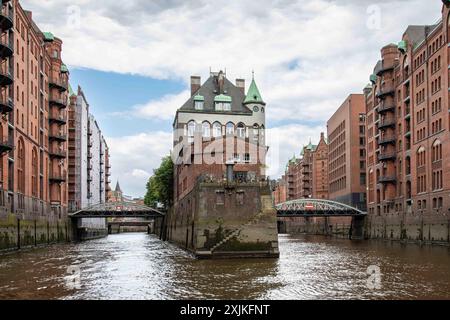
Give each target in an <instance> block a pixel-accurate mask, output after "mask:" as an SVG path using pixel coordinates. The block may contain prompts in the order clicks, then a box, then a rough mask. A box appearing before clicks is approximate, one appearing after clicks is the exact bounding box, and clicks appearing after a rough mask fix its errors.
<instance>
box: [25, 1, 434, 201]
mask: <svg viewBox="0 0 450 320" xmlns="http://www.w3.org/2000/svg"><path fill="white" fill-rule="evenodd" d="M21 2H22V5H23V7H24V8H26V9H30V10H32V11H33V17H34V19H35V20H36V21H37V23H38V25H39V26H40V27H41V28H42V29H43V30H44V31H53V32H54V33H55V35H56V36H58V37H60V38H61V39H63V40H64V51H63V57H64V60H65V62H66V63H67V64H69V66H70V67H72V68H73V67H83V68H93V69H97V70H102V71H114V72H119V73H130V74H140V75H145V76H150V77H153V78H159V79H176V80H182V81H185V83H186V88H187V86H188V81H189V76H190V75H192V74H199V75H201V76H202V77H203V79H205V78H206V76H208V70H209V67H212V68H213V69H215V70H217V69H223V68H227V71H228V72H227V73H228V75H229V76H230V77H233V78H234V77H236V78H238V77H239V78H241V77H243V78H246V80H247V81H249V80H250V75H251V70H252V69H254V70H255V72H256V80H257V82H258V85H259V87H260V90H261V93H262V95H263V98H264V99H265V100H266V102H267V103H268V107H267V111H268V114H267V116H268V122H269V124H274V125H276V126H277V128H275V129H274V130H275V131H274V132H278V133H279V134H281V135H282V136H283V137H287V138H284V139H282V141H281V145H282V148H281V149H280V150H281V156H280V158H281V159H282V162H283V161H284V162H285V160H287V159H288V158H290V157H291V156H292V153H293V152H294V150H295V152H296V154H298V153H299V151H300V147H301V145H302V144H303V143H307V142H309V137H311V138H313V141H314V140H317V139H318V137H319V133H320V131H321V130H322V131H323V130H324V129H325V128H324V126H325V123H326V120H327V119H328V117H329V116H331V114H332V113H333V112H334V111H335V110H336V109H337V108H338V107H339V105H340V104H341V103H342V101H344V99H345V98H346V97H347V96H348V94H350V93H358V92H361V91H362V88H363V87H364V86H365V85H366V84H367V82H368V78H369V74H370V73H371V70H372V69H373V67H374V65H375V63H376V61H377V60H378V59H379V56H380V48H381V47H382V46H384V45H385V44H387V43H392V42H393V43H396V42H398V41H399V40H400V39H401V37H402V34H403V32H404V30H405V29H406V27H407V26H408V24H432V23H434V22H435V20H437V19H438V18H439V17H440V13H441V11H440V9H441V5H442V2H441V1H423V0H412V1H402V0H379V1H377V2H376V3H375V5H376V6H378V8H379V9H380V18H381V20H380V29H369V28H368V27H367V21H368V19H370V18H371V16H370V13H368V11H367V9H368V6H369V5H373V4H374V2H373V1H369V0H342V1H341V0H340V1H334V0H302V1H298V0H261V1H257V2H255V1H227V0H216V1H207V0H198V1H188V0H167V1H163V0H152V1H148V0H129V1H127V2H124V3H120V4H119V3H117V2H115V1H93V0H91V1H89V0H47V1H36V0H22V1H21ZM70 6H78V7H79V9H80V19H81V20H80V23H79V24H78V25H79V28H74V24H70V23H68V22H70V21H72V20H71V18H73V16H69V15H68V11H67V10H68V9H67V8H68V7H70ZM75 25H76V24H75ZM116 94H122V92H121V91H120V90H118V91H117V93H116ZM188 97H189V92H188V91H183V92H180V93H174V94H172V95H168V96H164V97H161V98H160V99H157V100H153V101H149V102H148V103H147V104H144V105H140V106H134V107H130V109H129V112H125V113H122V114H121V116H123V115H127V116H138V117H141V118H148V119H159V120H163V121H167V130H168V131H169V130H170V124H171V120H172V119H173V116H174V112H175V110H176V108H178V107H179V106H181V105H182V104H183V103H184V101H186V100H187V99H188ZM286 120H287V121H289V122H299V123H301V124H302V125H297V126H283V125H282V124H283V121H286ZM308 122H310V123H314V125H309V126H308V125H305V124H307V123H308ZM316 123H323V128H322V127H316V125H315V124H316ZM287 133H289V134H287ZM154 135H156V137H157V138H158V139H155V136H154ZM150 136H152V137H150ZM170 137H171V134H169V133H165V132H159V133H146V134H139V135H135V136H131V137H123V138H110V139H109V143H110V144H111V146H112V147H111V149H112V156H113V161H114V162H113V165H114V166H115V168H113V172H114V173H115V174H117V176H119V177H120V178H121V179H122V180H123V183H124V184H125V183H126V182H125V178H128V177H132V179H130V180H131V182H129V183H130V185H129V188H130V191H128V192H136V193H138V194H141V193H142V183H143V182H144V181H145V177H146V175H145V174H143V172H140V171H133V170H143V171H145V172H148V173H149V172H151V170H152V169H153V168H154V167H156V166H157V165H158V164H159V160H160V158H161V156H163V155H164V154H166V153H168V149H169V148H170V146H171V139H170ZM272 171H273V172H272V173H271V174H272V175H274V174H278V173H280V170H279V169H277V170H275V169H274V170H272ZM138 172H140V173H138ZM133 173H134V174H133ZM124 187H125V186H124ZM124 190H127V189H126V188H124Z"/></svg>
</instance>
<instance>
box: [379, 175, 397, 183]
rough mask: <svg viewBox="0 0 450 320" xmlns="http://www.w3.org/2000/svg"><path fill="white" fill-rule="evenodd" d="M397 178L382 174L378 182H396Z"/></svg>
mask: <svg viewBox="0 0 450 320" xmlns="http://www.w3.org/2000/svg"><path fill="white" fill-rule="evenodd" d="M396 182H397V178H396V177H395V176H380V177H379V178H378V183H396Z"/></svg>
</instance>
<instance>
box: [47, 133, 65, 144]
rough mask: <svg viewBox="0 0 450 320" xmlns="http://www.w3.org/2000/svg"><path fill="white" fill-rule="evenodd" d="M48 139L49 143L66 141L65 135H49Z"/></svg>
mask: <svg viewBox="0 0 450 320" xmlns="http://www.w3.org/2000/svg"><path fill="white" fill-rule="evenodd" d="M48 139H49V140H50V141H59V142H65V141H67V136H66V135H65V134H60V133H50V134H49V135H48Z"/></svg>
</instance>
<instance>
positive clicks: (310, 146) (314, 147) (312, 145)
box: [306, 141, 317, 151]
mask: <svg viewBox="0 0 450 320" xmlns="http://www.w3.org/2000/svg"><path fill="white" fill-rule="evenodd" d="M316 148H317V146H316V145H314V144H312V143H311V141H309V144H308V145H307V146H306V149H307V150H310V151H314V150H316Z"/></svg>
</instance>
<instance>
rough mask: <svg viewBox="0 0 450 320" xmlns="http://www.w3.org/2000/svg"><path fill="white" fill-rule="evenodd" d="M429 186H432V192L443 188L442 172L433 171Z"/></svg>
mask: <svg viewBox="0 0 450 320" xmlns="http://www.w3.org/2000/svg"><path fill="white" fill-rule="evenodd" d="M431 184H432V188H433V191H435V190H441V189H442V188H443V187H444V184H443V179H442V170H437V171H433V176H432V179H431Z"/></svg>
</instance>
